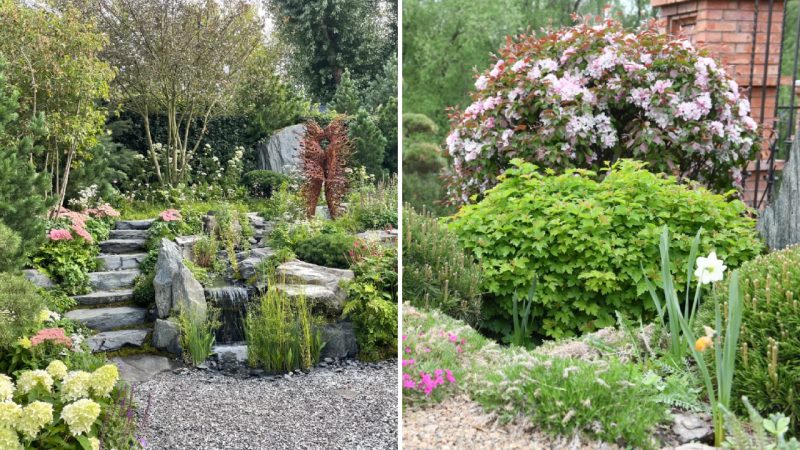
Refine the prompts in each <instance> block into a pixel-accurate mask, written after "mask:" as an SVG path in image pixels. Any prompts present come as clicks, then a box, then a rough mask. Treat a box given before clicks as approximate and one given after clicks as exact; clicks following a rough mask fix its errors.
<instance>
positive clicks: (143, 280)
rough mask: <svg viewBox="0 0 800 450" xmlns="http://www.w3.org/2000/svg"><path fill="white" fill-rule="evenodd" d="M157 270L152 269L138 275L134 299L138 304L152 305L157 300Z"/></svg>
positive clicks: (134, 285)
mask: <svg viewBox="0 0 800 450" xmlns="http://www.w3.org/2000/svg"><path fill="white" fill-rule="evenodd" d="M155 278H156V272H155V271H151V272H147V273H142V274H141V275H139V276H137V277H136V279H135V280H134V283H133V301H134V302H136V304H137V305H141V306H150V305H152V304H153V302H155V301H156V288H155V286H153V281H154V280H155Z"/></svg>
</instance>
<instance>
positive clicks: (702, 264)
mask: <svg viewBox="0 0 800 450" xmlns="http://www.w3.org/2000/svg"><path fill="white" fill-rule="evenodd" d="M725 269H727V267H726V266H725V264H723V262H722V260H721V259H717V252H711V253H710V254H709V255H708V257H702V256H700V257H698V258H697V269H695V271H694V276H695V278H697V280H698V281H699V282H700V284H709V283H713V282H715V281H722V278H723V277H724V276H725Z"/></svg>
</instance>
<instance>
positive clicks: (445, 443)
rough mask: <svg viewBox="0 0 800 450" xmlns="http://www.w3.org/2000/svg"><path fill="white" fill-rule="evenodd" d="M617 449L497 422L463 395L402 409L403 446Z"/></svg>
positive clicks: (443, 449) (449, 449)
mask: <svg viewBox="0 0 800 450" xmlns="http://www.w3.org/2000/svg"><path fill="white" fill-rule="evenodd" d="M466 448H469V449H476V450H478V449H486V450H489V449H500V448H501V449H504V450H506V449H508V450H516V449H533V450H545V449H547V450H550V449H560V450H617V449H619V447H617V446H616V445H613V444H606V443H603V442H587V441H586V440H583V441H582V440H581V439H580V438H579V437H577V436H575V437H571V438H567V437H552V436H548V435H546V434H544V433H541V432H539V431H536V430H534V429H532V427H531V426H530V425H529V424H527V423H524V422H519V423H510V424H505V425H500V424H499V423H498V422H497V419H496V416H495V415H493V414H490V413H487V412H486V411H484V410H483V408H481V406H480V405H478V404H477V403H475V402H473V401H471V400H469V399H468V398H466V397H457V398H449V399H446V400H444V401H443V402H441V403H439V404H437V405H433V406H430V407H428V408H424V409H406V410H404V411H403V449H404V450H418V449H441V450H456V449H466Z"/></svg>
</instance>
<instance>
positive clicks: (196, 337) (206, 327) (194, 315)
mask: <svg viewBox="0 0 800 450" xmlns="http://www.w3.org/2000/svg"><path fill="white" fill-rule="evenodd" d="M187 309H188V310H182V311H181V313H180V315H179V316H178V322H179V323H180V326H181V346H182V347H183V349H184V354H186V355H187V356H188V358H189V360H190V361H191V363H192V364H194V365H195V366H198V365H200V364H202V363H204V362H205V361H206V359H208V357H209V356H211V348H212V347H213V346H214V340H215V337H214V333H215V331H216V329H217V328H219V325H220V323H219V310H217V309H214V308H208V309H206V310H203V309H202V308H197V307H190V308H187Z"/></svg>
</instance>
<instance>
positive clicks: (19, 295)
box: [0, 273, 45, 349]
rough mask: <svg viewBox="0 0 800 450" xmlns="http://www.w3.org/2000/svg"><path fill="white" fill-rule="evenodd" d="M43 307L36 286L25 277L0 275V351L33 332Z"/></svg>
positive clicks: (42, 301) (7, 274)
mask: <svg viewBox="0 0 800 450" xmlns="http://www.w3.org/2000/svg"><path fill="white" fill-rule="evenodd" d="M44 306H45V304H44V300H43V299H42V297H41V295H39V292H38V290H37V289H36V286H34V285H33V283H31V282H30V281H28V280H26V279H25V277H22V276H18V275H12V274H9V273H0V311H2V313H0V349H2V348H4V347H9V346H10V345H11V344H13V343H14V342H15V341H16V340H17V339H19V338H20V337H22V336H25V335H26V333H29V332H31V331H34V330H35V329H36V327H37V325H39V312H40V311H41V310H42V309H44Z"/></svg>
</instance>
